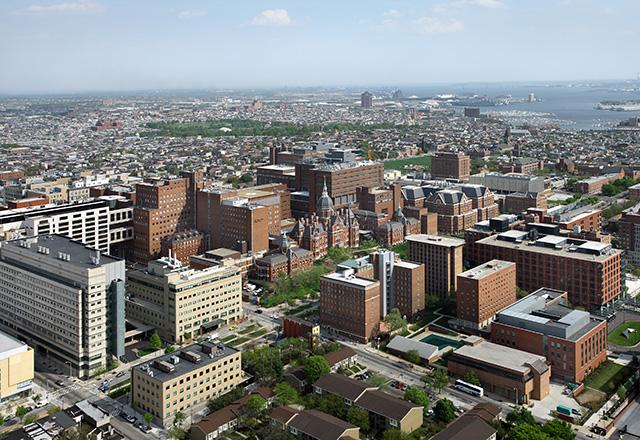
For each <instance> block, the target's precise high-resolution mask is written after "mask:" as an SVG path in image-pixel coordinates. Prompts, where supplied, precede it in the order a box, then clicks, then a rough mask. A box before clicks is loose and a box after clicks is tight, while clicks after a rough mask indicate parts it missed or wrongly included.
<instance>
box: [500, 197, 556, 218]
mask: <svg viewBox="0 0 640 440" xmlns="http://www.w3.org/2000/svg"><path fill="white" fill-rule="evenodd" d="M529 208H536V209H545V210H546V209H547V196H546V195H545V194H543V193H530V192H528V193H519V192H516V193H511V194H507V195H506V196H505V198H504V209H503V211H504V212H509V213H515V214H518V213H521V212H525V211H526V210H527V209H529Z"/></svg>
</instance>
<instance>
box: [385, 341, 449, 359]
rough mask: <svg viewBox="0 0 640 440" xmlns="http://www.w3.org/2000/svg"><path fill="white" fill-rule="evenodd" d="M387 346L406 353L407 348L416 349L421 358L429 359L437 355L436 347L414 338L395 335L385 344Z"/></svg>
mask: <svg viewBox="0 0 640 440" xmlns="http://www.w3.org/2000/svg"><path fill="white" fill-rule="evenodd" d="M387 348H389V349H391V350H397V351H399V352H401V353H406V352H408V351H409V350H417V351H418V353H419V354H420V358H421V359H431V358H433V357H434V356H437V355H438V347H436V346H435V345H431V344H427V343H426V342H421V341H416V340H415V339H409V338H405V337H404V336H396V337H394V338H393V339H392V340H391V342H389V343H388V344H387Z"/></svg>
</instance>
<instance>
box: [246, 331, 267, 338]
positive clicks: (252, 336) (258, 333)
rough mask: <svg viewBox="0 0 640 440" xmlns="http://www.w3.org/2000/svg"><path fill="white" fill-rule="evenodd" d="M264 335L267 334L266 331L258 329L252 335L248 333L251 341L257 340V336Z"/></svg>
mask: <svg viewBox="0 0 640 440" xmlns="http://www.w3.org/2000/svg"><path fill="white" fill-rule="evenodd" d="M265 333H267V331H266V330H265V329H260V330H257V331H255V332H253V333H250V334H249V337H250V338H251V339H253V338H257V337H258V336H262V335H264V334H265Z"/></svg>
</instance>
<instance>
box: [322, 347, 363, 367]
mask: <svg viewBox="0 0 640 440" xmlns="http://www.w3.org/2000/svg"><path fill="white" fill-rule="evenodd" d="M356 354H357V353H356V352H355V351H354V350H353V348H351V347H342V348H341V349H339V350H336V351H332V352H331V353H327V354H325V355H324V358H325V359H326V360H327V363H328V364H329V366H330V367H333V366H334V365H335V364H337V363H338V362H341V361H343V360H345V359H349V358H351V357H353V356H355V355H356Z"/></svg>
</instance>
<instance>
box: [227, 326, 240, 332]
mask: <svg viewBox="0 0 640 440" xmlns="http://www.w3.org/2000/svg"><path fill="white" fill-rule="evenodd" d="M234 330H238V326H237V325H232V326H231V327H229V331H234Z"/></svg>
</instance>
